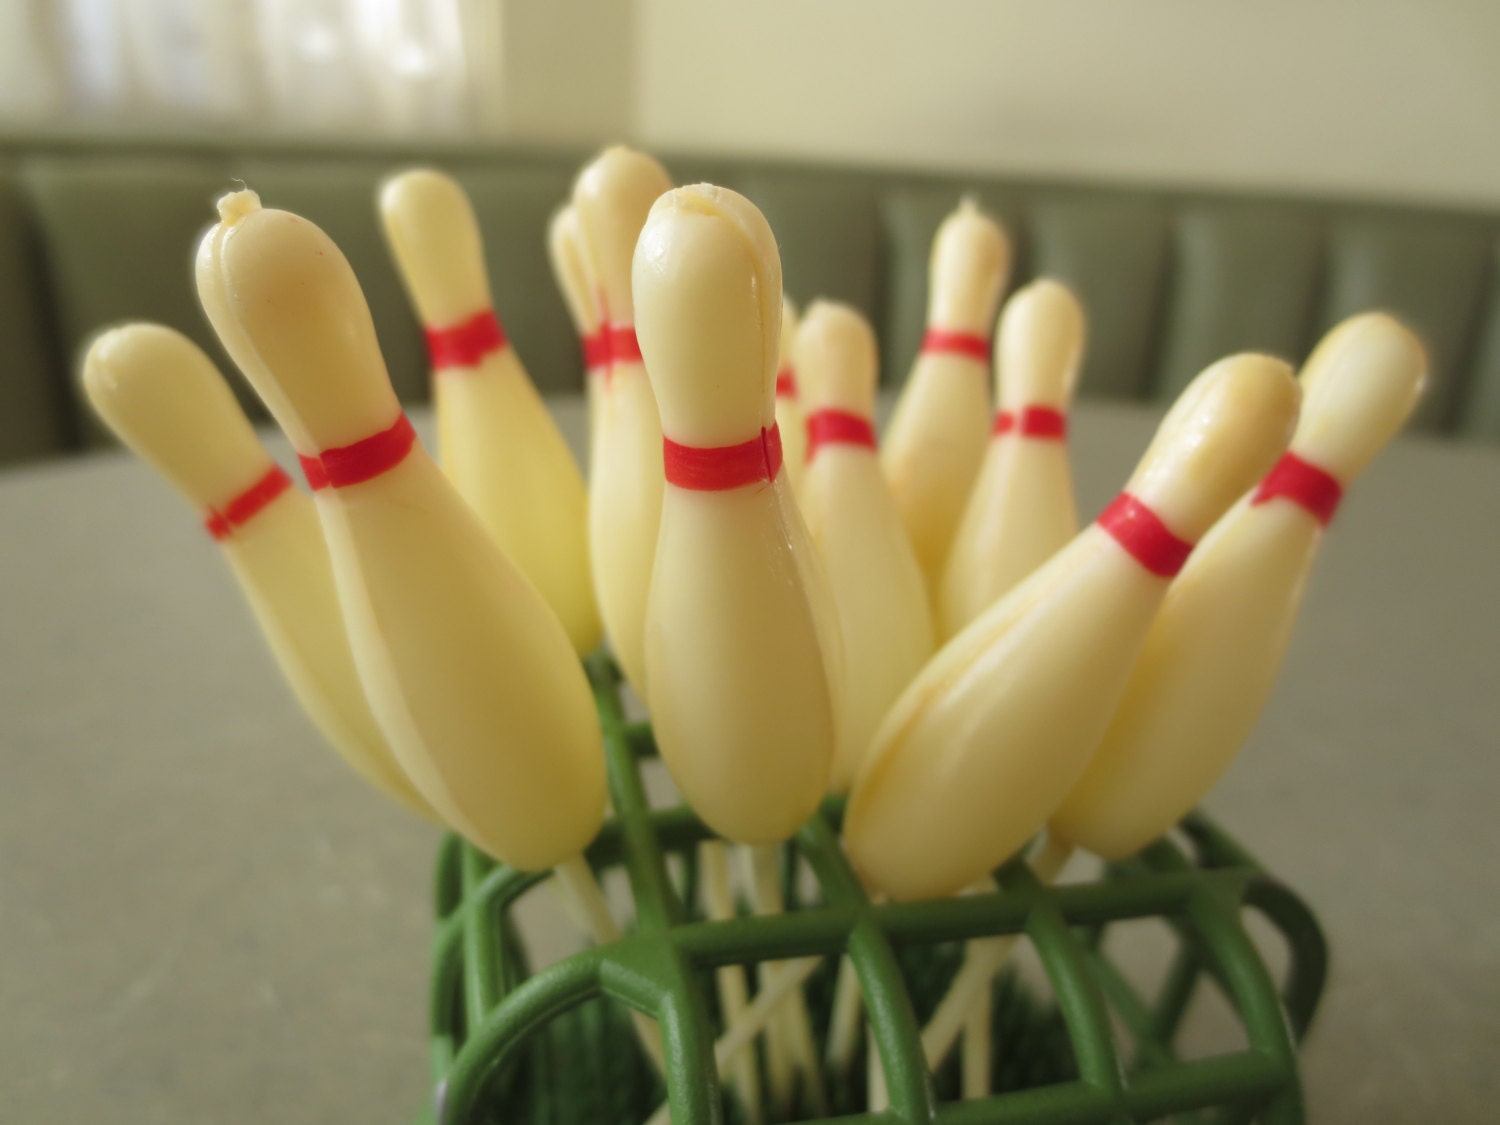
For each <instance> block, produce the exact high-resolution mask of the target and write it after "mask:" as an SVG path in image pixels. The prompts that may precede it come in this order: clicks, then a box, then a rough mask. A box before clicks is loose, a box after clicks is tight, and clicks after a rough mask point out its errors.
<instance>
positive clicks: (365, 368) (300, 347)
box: [197, 192, 401, 456]
mask: <svg viewBox="0 0 1500 1125" xmlns="http://www.w3.org/2000/svg"><path fill="white" fill-rule="evenodd" d="M246 196H249V198H248V199H247V198H245V197H246ZM220 216H221V221H220V222H219V224H218V225H217V226H215V227H213V228H212V229H211V230H210V231H209V232H208V233H207V234H206V235H205V236H204V239H203V243H202V244H201V246H200V248H199V253H198V262H197V272H198V291H199V295H200V297H201V298H202V300H203V305H204V308H205V310H206V311H207V312H208V316H209V319H210V321H211V322H212V323H213V326H214V329H215V331H216V332H218V334H219V338H220V339H221V340H222V341H223V342H224V344H225V346H226V348H227V349H228V350H229V353H230V355H231V356H233V358H234V360H235V362H236V363H237V364H238V365H239V367H240V369H241V370H242V371H243V372H244V373H245V376H246V377H247V378H248V379H249V380H250V382H251V384H252V385H253V386H254V387H255V389H256V391H257V392H259V393H260V396H261V398H262V399H264V400H265V402H266V405H267V406H268V407H270V409H271V412H272V413H273V414H274V415H275V416H276V420H277V421H278V422H279V423H280V424H281V427H282V429H283V430H285V431H286V433H287V436H288V437H290V438H291V440H292V444H293V445H294V446H295V447H296V448H297V451H298V453H300V454H302V455H304V456H309V455H316V454H319V453H321V452H322V451H323V450H328V449H338V448H343V447H349V446H354V445H357V444H358V443H360V442H362V441H364V440H366V439H369V438H371V437H372V436H373V435H378V434H381V433H384V432H387V431H389V430H390V429H391V427H392V426H393V425H394V424H395V423H396V422H397V420H398V419H399V418H400V416H401V409H400V406H399V404H398V403H397V401H396V395H395V392H394V391H393V390H392V389H391V385H390V380H389V377H388V376H387V375H386V371H385V361H384V360H383V359H382V357H381V354H380V347H379V345H378V343H377V342H376V338H375V326H374V324H373V323H372V322H371V319H370V310H369V307H368V306H367V305H366V304H365V299H364V294H363V293H362V292H361V290H360V287H359V282H358V280H356V278H355V276H354V271H353V270H352V269H350V267H349V263H348V261H347V260H346V259H345V258H344V255H343V254H342V253H341V252H340V251H339V249H338V247H337V246H335V245H334V243H333V241H332V240H331V239H330V238H329V237H328V236H327V235H326V234H324V233H323V231H322V230H320V229H319V228H318V227H316V226H314V225H313V224H312V223H310V222H308V221H307V220H306V219H303V218H301V217H299V216H297V215H293V214H290V213H288V212H286V211H275V210H263V209H261V208H260V206H259V200H258V199H256V198H255V197H254V194H253V193H248V192H240V193H235V194H234V195H232V196H229V197H226V198H225V199H224V200H221V202H220Z"/></svg>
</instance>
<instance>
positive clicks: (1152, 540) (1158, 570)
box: [1095, 492, 1193, 578]
mask: <svg viewBox="0 0 1500 1125" xmlns="http://www.w3.org/2000/svg"><path fill="white" fill-rule="evenodd" d="M1095 522H1096V523H1097V524H1098V525H1099V526H1100V527H1102V528H1103V529H1104V530H1105V531H1107V532H1108V533H1109V534H1110V536H1111V537H1112V538H1113V539H1114V541H1115V542H1116V543H1118V544H1119V545H1120V546H1122V547H1124V548H1125V550H1126V551H1128V552H1129V553H1130V555H1131V557H1132V558H1134V559H1135V561H1136V562H1138V563H1140V564H1141V565H1142V566H1143V567H1145V568H1146V569H1147V570H1149V571H1150V572H1151V573H1152V574H1155V575H1158V576H1159V577H1161V578H1171V577H1173V576H1175V575H1176V574H1177V572H1178V571H1180V570H1181V569H1182V568H1183V565H1184V564H1185V563H1186V562H1187V560H1188V555H1190V554H1192V551H1193V544H1191V543H1189V542H1188V541H1187V540H1186V539H1179V538H1178V537H1177V536H1176V535H1174V534H1172V532H1171V530H1170V529H1169V528H1168V527H1167V525H1166V524H1164V523H1162V521H1161V517H1160V516H1158V515H1157V514H1156V513H1155V512H1153V511H1152V510H1151V509H1150V508H1148V507H1147V506H1146V505H1145V504H1144V503H1142V502H1141V501H1140V500H1137V499H1136V498H1135V497H1134V496H1132V495H1130V493H1128V492H1122V493H1120V495H1118V496H1116V497H1115V498H1114V500H1113V501H1111V502H1110V505H1109V507H1107V508H1105V509H1104V511H1103V512H1101V513H1100V515H1099V518H1098V519H1097V520H1096V521H1095Z"/></svg>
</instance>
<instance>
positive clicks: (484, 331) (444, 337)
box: [427, 309, 508, 371]
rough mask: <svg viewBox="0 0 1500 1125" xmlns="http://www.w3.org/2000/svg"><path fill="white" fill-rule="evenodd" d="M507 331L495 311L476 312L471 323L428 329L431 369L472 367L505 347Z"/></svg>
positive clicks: (470, 320)
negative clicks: (501, 325)
mask: <svg viewBox="0 0 1500 1125" xmlns="http://www.w3.org/2000/svg"><path fill="white" fill-rule="evenodd" d="M507 342H508V341H507V340H506V338H505V329H503V328H501V327H500V319H499V318H498V317H497V316H496V315H495V310H494V309H485V310H483V311H482V312H477V313H475V314H474V315H473V316H471V317H470V318H469V319H468V320H465V321H462V322H460V323H458V324H452V325H449V326H448V327H447V328H429V329H427V354H428V356H429V357H430V358H431V359H432V366H433V367H434V368H435V369H437V370H439V371H441V370H443V369H444V368H448V367H473V366H475V365H476V364H478V363H479V361H480V360H482V359H483V358H484V357H485V356H487V355H489V354H490V352H498V351H499V350H500V349H501V348H503V347H505V345H506V343H507Z"/></svg>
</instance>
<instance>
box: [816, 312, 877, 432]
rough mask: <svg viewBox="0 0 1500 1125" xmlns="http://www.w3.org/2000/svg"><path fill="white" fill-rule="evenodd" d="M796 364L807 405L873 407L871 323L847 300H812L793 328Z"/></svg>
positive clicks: (863, 413) (860, 411) (864, 413)
mask: <svg viewBox="0 0 1500 1125" xmlns="http://www.w3.org/2000/svg"><path fill="white" fill-rule="evenodd" d="M795 355H796V359H797V369H798V371H800V372H801V373H802V401H803V403H804V404H805V405H806V407H807V409H808V411H809V412H810V413H811V412H814V411H822V410H839V411H844V412H845V413H849V414H857V415H859V416H860V417H862V418H869V417H870V416H871V415H872V414H873V413H874V411H875V377H876V371H877V368H878V366H879V356H878V352H877V350H876V345H875V333H874V332H873V331H872V330H871V328H870V323H869V321H867V320H866V319H865V318H864V317H863V316H861V315H860V314H859V312H858V311H857V310H855V309H854V308H851V307H850V306H849V305H844V304H839V303H837V302H834V301H814V302H813V303H812V304H811V305H809V306H808V308H807V313H806V314H805V315H804V316H803V318H802V323H801V325H800V326H799V327H798V329H797V343H796V351H795Z"/></svg>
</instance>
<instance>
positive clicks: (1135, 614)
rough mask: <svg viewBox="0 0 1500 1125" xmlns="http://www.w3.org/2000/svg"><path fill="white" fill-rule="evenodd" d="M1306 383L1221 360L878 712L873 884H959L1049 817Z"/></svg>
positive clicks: (903, 891) (870, 816)
mask: <svg viewBox="0 0 1500 1125" xmlns="http://www.w3.org/2000/svg"><path fill="white" fill-rule="evenodd" d="M1297 398H1298V392H1297V384H1296V382H1295V380H1293V378H1292V374H1291V371H1290V369H1289V368H1288V367H1287V366H1286V364H1284V363H1282V362H1280V361H1279V360H1274V359H1271V358H1269V357H1266V356H1259V355H1240V356H1232V357H1230V358H1229V359H1225V360H1222V361H1220V362H1219V363H1216V364H1214V365H1213V366H1212V367H1210V368H1209V369H1208V370H1207V371H1205V372H1204V373H1203V374H1202V375H1200V376H1199V377H1198V378H1197V379H1196V380H1194V381H1193V383H1192V384H1191V385H1189V387H1188V388H1187V390H1185V391H1184V392H1183V394H1182V397H1181V398H1179V399H1178V401H1177V403H1176V405H1174V406H1173V408H1172V410H1171V411H1170V412H1169V413H1168V415H1167V417H1166V419H1165V420H1164V421H1163V422H1162V425H1161V428H1160V429H1159V430H1158V431H1157V435H1156V438H1155V440H1154V441H1153V442H1152V444H1151V446H1150V448H1149V449H1148V450H1147V451H1146V454H1145V457H1144V458H1143V459H1142V461H1141V463H1140V465H1139V466H1138V467H1137V468H1136V471H1135V474H1134V475H1133V476H1132V477H1131V478H1130V482H1129V484H1128V485H1127V486H1126V488H1125V491H1124V492H1122V493H1121V494H1120V496H1119V497H1118V498H1117V499H1116V500H1115V501H1114V502H1112V503H1111V504H1110V505H1109V506H1108V507H1107V508H1106V509H1105V510H1104V512H1103V513H1102V514H1101V515H1100V516H1099V518H1098V520H1096V521H1095V522H1094V523H1093V524H1092V525H1090V526H1089V527H1087V528H1085V529H1084V530H1083V531H1082V532H1080V533H1079V535H1078V536H1077V537H1076V538H1075V539H1074V540H1073V541H1072V543H1070V544H1069V545H1068V546H1067V547H1065V548H1063V550H1062V551H1060V552H1059V553H1058V554H1056V555H1054V556H1053V557H1052V559H1051V560H1050V561H1049V562H1047V563H1046V564H1045V565H1043V566H1042V567H1041V568H1040V569H1039V570H1037V571H1034V572H1033V573H1032V575H1031V577H1030V578H1028V579H1026V580H1025V581H1024V582H1022V583H1021V584H1020V585H1019V586H1017V587H1015V588H1014V589H1013V590H1012V591H1011V592H1010V593H1009V594H1007V595H1006V596H1005V597H1004V598H1002V599H1000V601H998V602H997V603H995V604H994V605H993V606H991V607H990V608H989V609H987V610H986V611H985V612H984V613H983V614H981V615H980V616H979V617H977V618H976V619H975V620H974V622H973V623H972V624H971V625H969V627H968V628H966V629H965V630H964V631H963V632H961V633H959V634H958V636H956V637H954V638H953V639H952V640H951V641H949V642H948V643H947V644H946V645H945V646H944V647H943V648H942V649H940V650H939V651H938V653H937V655H936V656H934V657H933V658H932V660H931V661H930V662H929V663H928V665H927V667H926V668H924V669H923V670H922V672H921V674H920V675H919V676H918V677H917V679H916V680H915V681H914V682H913V683H912V685H911V686H910V687H909V688H907V690H906V691H905V692H904V693H903V694H902V696H901V698H900V699H899V700H898V701H897V702H896V705H895V707H894V708H892V710H891V713H890V714H889V715H888V716H887V717H886V720H885V722H884V723H883V724H882V725H881V729H880V731H879V733H878V734H877V735H876V739H875V745H874V747H873V749H872V750H871V752H870V754H869V755H868V757H867V758H866V759H865V763H864V765H863V767H862V768H861V771H860V773H859V775H858V777H857V778H856V780H855V785H854V791H853V795H852V797H851V799H850V802H849V809H848V814H847V817H846V819H845V822H844V837H845V843H846V846H847V848H848V851H849V855H850V858H851V859H852V860H853V862H854V863H855V865H856V867H858V869H859V870H860V872H861V873H862V874H863V876H864V877H865V878H867V879H868V880H869V881H870V882H871V883H872V884H873V885H874V886H875V887H877V888H878V889H880V890H883V891H885V892H886V893H887V894H889V895H891V896H892V897H893V898H897V899H917V898H928V897H935V896H941V895H951V894H955V893H957V892H958V891H960V890H962V889H963V888H964V887H966V886H968V885H970V884H971V883H973V882H975V881H976V880H977V879H979V878H980V877H981V876H983V875H985V874H986V873H988V872H989V871H990V870H992V869H993V868H995V867H997V866H999V865H1000V864H1001V863H1003V862H1004V861H1005V860H1006V859H1007V858H1009V857H1010V856H1011V855H1013V854H1015V853H1016V852H1017V851H1018V850H1019V849H1020V848H1021V846H1022V845H1023V844H1024V843H1025V842H1026V841H1027V840H1028V839H1030V837H1031V836H1032V835H1033V834H1035V832H1036V831H1037V830H1038V829H1039V828H1041V827H1042V825H1043V824H1045V823H1046V822H1047V820H1048V818H1049V817H1051V815H1052V813H1053V812H1054V811H1055V810H1056V809H1057V806H1058V805H1059V804H1061V803H1062V801H1063V799H1064V798H1065V797H1066V796H1067V795H1068V792H1069V790H1071V789H1072V787H1073V785H1074V784H1075V783H1076V782H1077V780H1078V778H1079V776H1080V775H1081V774H1082V773H1083V770H1084V767H1085V766H1086V765H1087V764H1088V759H1089V755H1090V754H1092V753H1093V751H1094V748H1095V747H1096V746H1097V745H1098V744H1099V740H1100V738H1102V737H1103V735H1104V730H1105V727H1106V726H1107V724H1108V722H1109V718H1110V716H1111V715H1112V714H1113V712H1114V710H1115V706H1116V704H1117V703H1118V702H1119V699H1120V696H1121V694H1122V693H1123V692H1124V690H1125V684H1126V681H1127V679H1128V677H1129V675H1130V670H1131V667H1132V665H1133V664H1134V663H1135V659H1136V656H1137V654H1138V653H1139V651H1140V647H1141V644H1142V642H1143V641H1144V640H1145V638H1146V633H1147V630H1148V629H1149V628H1150V626H1151V621H1152V619H1153V617H1154V616H1155V614H1156V610H1157V609H1158V607H1159V606H1160V605H1161V601H1162V599H1163V597H1165V595H1166V592H1167V587H1168V585H1169V584H1170V582H1171V579H1172V577H1173V576H1174V575H1175V574H1176V573H1177V572H1178V571H1179V570H1180V569H1181V567H1182V564H1183V563H1184V562H1185V561H1186V559H1187V556H1188V554H1189V552H1190V551H1191V550H1192V545H1193V543H1194V542H1195V541H1196V540H1197V539H1198V538H1199V537H1200V536H1201V535H1202V534H1203V533H1204V532H1205V531H1207V530H1208V528H1209V527H1210V526H1211V525H1212V524H1213V522H1214V521H1215V520H1216V519H1218V518H1219V516H1221V515H1222V514H1223V513H1224V510H1225V509H1226V508H1228V507H1229V505H1230V504H1231V503H1232V502H1233V501H1234V499H1235V498H1236V497H1237V496H1239V495H1240V494H1241V493H1242V492H1244V491H1245V490H1246V489H1247V488H1248V487H1249V486H1250V485H1251V484H1252V483H1253V482H1254V481H1255V480H1256V479H1257V478H1259V477H1260V476H1261V475H1262V474H1263V473H1264V472H1265V471H1266V469H1267V468H1268V467H1269V466H1270V465H1271V463H1272V461H1274V460H1275V458H1276V456H1277V454H1279V453H1280V452H1281V451H1282V450H1283V449H1284V448H1285V447H1286V442H1287V439H1288V438H1289V437H1290V436H1291V430H1292V424H1293V422H1294V421H1295V419H1296V413H1297Z"/></svg>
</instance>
